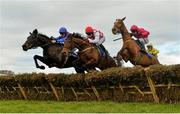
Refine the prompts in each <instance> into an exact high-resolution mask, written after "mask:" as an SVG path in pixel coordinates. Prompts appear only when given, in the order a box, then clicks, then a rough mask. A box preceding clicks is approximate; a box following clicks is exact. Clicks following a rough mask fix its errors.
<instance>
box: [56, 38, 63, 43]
mask: <svg viewBox="0 0 180 114" xmlns="http://www.w3.org/2000/svg"><path fill="white" fill-rule="evenodd" d="M56 42H58V43H64V38H57V39H56Z"/></svg>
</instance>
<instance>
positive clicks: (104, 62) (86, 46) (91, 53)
mask: <svg viewBox="0 0 180 114" xmlns="http://www.w3.org/2000/svg"><path fill="white" fill-rule="evenodd" d="M73 48H77V49H79V52H78V55H79V58H80V60H81V61H82V62H83V63H82V64H83V65H82V68H84V67H85V68H88V69H89V70H94V68H95V67H97V68H99V69H100V70H104V69H106V68H109V67H116V66H117V64H116V62H115V60H114V59H113V58H112V57H111V56H109V55H106V56H104V57H103V56H101V52H100V51H99V49H98V47H97V46H95V45H93V44H90V43H89V42H88V40H87V39H85V38H83V37H81V36H78V37H74V36H73V35H70V36H69V37H68V38H67V39H66V41H65V43H64V48H63V50H62V57H63V58H64V60H65V62H66V60H67V59H68V53H69V51H70V50H71V49H73Z"/></svg>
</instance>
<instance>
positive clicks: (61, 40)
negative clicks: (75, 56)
mask: <svg viewBox="0 0 180 114" xmlns="http://www.w3.org/2000/svg"><path fill="white" fill-rule="evenodd" d="M59 34H60V36H58V37H56V42H57V43H64V41H65V40H66V38H67V37H68V35H69V34H70V33H69V32H68V31H67V29H66V28H65V27H60V28H59Z"/></svg>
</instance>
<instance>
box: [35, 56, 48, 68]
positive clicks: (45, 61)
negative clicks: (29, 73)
mask: <svg viewBox="0 0 180 114" xmlns="http://www.w3.org/2000/svg"><path fill="white" fill-rule="evenodd" d="M37 60H40V61H41V62H42V63H44V64H46V65H47V66H49V64H48V62H47V60H46V59H45V58H44V57H42V56H39V55H35V56H34V61H35V65H36V68H40V69H43V70H44V69H45V67H44V66H43V65H41V66H40V65H39V64H38V61H37Z"/></svg>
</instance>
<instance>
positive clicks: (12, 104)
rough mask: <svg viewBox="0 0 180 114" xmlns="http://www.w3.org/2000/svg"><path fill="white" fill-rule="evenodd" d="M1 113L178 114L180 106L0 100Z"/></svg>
mask: <svg viewBox="0 0 180 114" xmlns="http://www.w3.org/2000/svg"><path fill="white" fill-rule="evenodd" d="M0 112H1V113H3V112H4V113H5V112H6V113H8V112H9V113H12V112H16V113H20V112H25V113H29V112H41V113H48V112H51V113H57V112H66V113H69V112H74V113H78V112H83V113H85V112H89V113H94V112H96V113H97V112H112V113H116V112H119V113H124V112H130V113H134V112H136V113H139V112H151V113H154V112H157V113H165V112H166V113H169V112H170V113H177V112H180V104H155V103H118V102H110V101H109V102H96V101H93V102H92V101H91V102H61V101H23V100H9V101H6V100H1V101H0Z"/></svg>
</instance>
